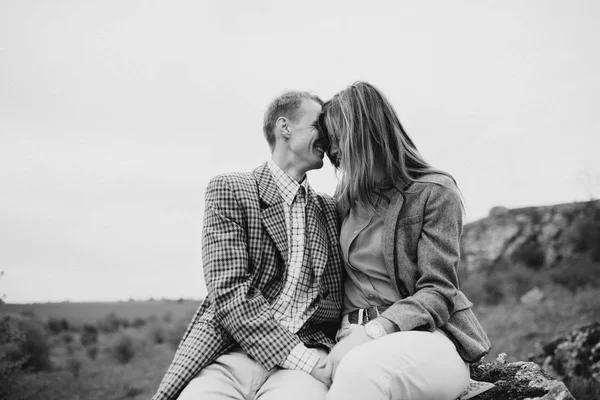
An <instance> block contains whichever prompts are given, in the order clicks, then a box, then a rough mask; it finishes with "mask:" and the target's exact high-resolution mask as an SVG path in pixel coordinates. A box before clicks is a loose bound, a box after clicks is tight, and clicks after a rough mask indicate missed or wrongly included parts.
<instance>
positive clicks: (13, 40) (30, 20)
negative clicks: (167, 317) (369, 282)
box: [0, 0, 600, 303]
mask: <svg viewBox="0 0 600 400" xmlns="http://www.w3.org/2000/svg"><path fill="white" fill-rule="evenodd" d="M599 5H600V3H599V2H597V1H594V0H589V1H572V0H569V1H567V0H564V1H522V0H518V1H513V0H498V1H448V0H438V1H372V2H365V1H348V0H338V1H294V2H290V1H256V0H237V1H227V0H221V1H219V0H212V1H166V0H165V1H130V0H112V1H106V0H95V1H92V0H71V1H67V0H55V1H32V0H0V270H3V271H4V272H5V276H4V277H3V278H0V293H5V294H6V301H8V302H12V303H16V302H32V301H61V300H72V301H83V300H86V301H87V300H119V299H128V298H138V299H142V298H148V297H154V298H161V297H169V298H178V297H194V298H200V297H202V296H204V294H205V293H206V292H205V286H204V281H203V277H202V263H201V243H200V239H201V231H202V215H203V207H204V200H203V196H204V189H205V187H206V184H207V182H208V180H209V179H210V177H211V176H213V175H216V174H218V173H223V172H229V171H248V170H251V169H253V168H254V167H256V166H257V165H259V164H260V163H261V162H263V161H264V160H266V159H268V158H269V151H268V146H267V144H266V142H265V140H264V138H263V136H262V131H261V124H262V115H263V111H264V109H265V106H266V104H267V103H268V102H269V100H270V99H272V98H273V97H274V96H276V95H278V94H279V93H281V92H282V91H284V90H287V89H299V90H310V91H314V92H316V93H317V94H319V95H320V96H321V97H322V98H324V99H328V98H329V97H331V96H332V95H333V94H335V93H336V92H337V91H339V90H341V89H343V88H344V87H346V86H347V85H349V84H350V83H352V82H353V81H355V80H366V81H368V82H371V83H373V84H375V85H376V86H378V87H379V88H380V89H381V90H382V91H383V92H384V93H385V94H386V95H387V96H388V97H389V98H390V100H391V101H392V103H393V104H394V106H395V107H396V110H397V111H398V114H399V116H400V119H401V121H402V122H403V124H404V126H405V128H406V129H407V131H408V132H409V134H410V135H411V136H412V137H413V139H414V141H415V142H416V144H417V146H418V147H419V149H420V150H421V152H422V153H423V155H424V156H425V158H426V159H427V160H429V161H430V162H431V163H432V164H433V165H435V166H436V167H438V168H441V169H444V170H447V171H449V172H450V173H452V174H453V175H454V176H455V178H456V180H457V181H458V184H459V186H460V187H461V189H462V191H463V194H464V197H465V199H466V203H467V218H468V220H469V221H473V220H475V219H477V218H481V217H484V216H485V215H487V213H488V211H489V209H490V208H491V207H493V206H497V205H501V206H506V207H521V206H529V205H542V204H544V205H545V204H555V203H563V202H570V201H575V200H587V199H589V198H590V196H591V195H595V196H599V195H600V193H599V192H600V182H599V181H600V157H599V156H598V152H599V150H600V135H599V131H600V129H599V128H600V122H599V121H600V118H599V111H600V75H599V73H598V71H600V52H599V51H598V48H599V47H598V46H599V43H600V33H599V31H600V30H599V29H598V21H599V20H600V6H599ZM309 181H310V183H311V185H313V187H315V188H316V189H317V190H319V191H322V192H327V193H330V194H331V193H332V192H333V190H334V187H335V184H336V179H335V175H334V173H333V170H332V169H331V167H329V165H327V166H326V167H325V168H323V169H322V170H319V171H313V172H311V173H310V174H309Z"/></svg>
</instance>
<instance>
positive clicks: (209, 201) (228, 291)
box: [202, 176, 301, 369]
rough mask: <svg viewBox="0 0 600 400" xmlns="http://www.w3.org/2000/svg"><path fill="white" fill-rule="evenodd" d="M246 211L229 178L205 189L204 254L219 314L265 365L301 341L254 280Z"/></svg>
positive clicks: (277, 360)
mask: <svg viewBox="0 0 600 400" xmlns="http://www.w3.org/2000/svg"><path fill="white" fill-rule="evenodd" d="M245 218H246V215H245V212H244V210H243V209H242V207H241V206H240V204H239V201H238V199H237V198H236V195H235V193H234V191H233V190H232V188H231V186H230V184H229V183H228V182H227V180H226V178H225V177H223V176H219V177H216V178H213V179H212V180H211V181H210V183H209V184H208V187H207V189H206V208H205V214H204V229H203V235H202V260H203V264H204V275H205V279H206V286H207V288H208V297H209V299H210V301H211V303H212V304H214V309H215V318H216V320H217V322H218V323H219V324H221V326H223V328H225V330H226V331H227V332H229V334H230V335H231V336H232V337H233V338H234V340H235V341H236V342H238V343H239V344H240V345H241V347H242V348H243V349H244V350H245V351H246V352H247V353H248V354H249V355H250V356H252V357H253V358H254V359H255V360H256V361H257V362H259V363H260V364H261V365H262V366H263V367H265V368H266V369H270V368H272V367H274V366H275V365H278V364H280V363H282V362H283V361H284V360H285V359H286V358H287V357H288V355H289V354H290V352H291V351H292V349H293V348H294V347H296V346H297V345H299V344H300V343H301V342H300V340H299V339H298V337H297V336H296V335H294V334H293V333H291V332H290V331H289V330H288V329H286V328H284V327H283V326H281V325H280V324H279V323H278V322H277V321H275V319H274V318H273V315H272V312H271V306H270V304H269V303H268V302H267V300H266V299H265V298H264V297H263V296H262V294H261V293H259V292H257V291H256V290H255V289H254V288H253V287H252V285H251V280H252V276H251V275H250V274H249V272H248V262H249V260H248V247H247V246H248V240H247V232H246V226H247V224H246V222H247V221H246V219H245Z"/></svg>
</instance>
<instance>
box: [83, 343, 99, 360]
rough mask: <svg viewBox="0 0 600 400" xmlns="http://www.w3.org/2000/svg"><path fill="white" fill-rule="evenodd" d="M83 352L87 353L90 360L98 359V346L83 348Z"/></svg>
mask: <svg viewBox="0 0 600 400" xmlns="http://www.w3.org/2000/svg"><path fill="white" fill-rule="evenodd" d="M85 352H86V353H87V355H88V357H89V358H90V360H95V359H96V358H98V346H96V345H91V346H87V347H86V348H85Z"/></svg>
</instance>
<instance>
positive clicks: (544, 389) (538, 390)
mask: <svg viewBox="0 0 600 400" xmlns="http://www.w3.org/2000/svg"><path fill="white" fill-rule="evenodd" d="M504 356H505V355H504V354H501V355H500V356H499V357H498V358H497V359H496V360H494V361H491V362H489V361H485V360H484V361H481V362H479V363H476V364H473V365H471V377H472V378H473V379H475V380H477V381H482V382H491V383H493V384H495V385H496V386H495V387H493V388H492V389H490V390H488V391H486V392H484V393H481V394H479V395H477V396H475V397H473V398H472V400H525V399H529V400H574V397H573V396H572V395H571V392H569V389H567V387H566V386H565V384H564V383H562V382H560V381H558V380H556V379H554V378H552V377H551V376H550V375H548V373H547V372H545V371H544V370H543V369H542V368H541V367H540V366H539V365H538V364H536V363H534V362H523V361H518V362H511V363H508V362H506V361H505V359H504Z"/></svg>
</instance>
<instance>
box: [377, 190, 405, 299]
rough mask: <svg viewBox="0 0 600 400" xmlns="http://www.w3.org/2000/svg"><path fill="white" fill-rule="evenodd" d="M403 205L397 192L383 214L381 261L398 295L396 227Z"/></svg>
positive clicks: (400, 194) (401, 195) (402, 200)
mask: <svg viewBox="0 0 600 400" xmlns="http://www.w3.org/2000/svg"><path fill="white" fill-rule="evenodd" d="M403 204H404V195H403V194H402V193H400V192H398V193H397V194H396V195H395V196H394V197H393V198H392V202H391V203H390V205H389V207H388V209H387V212H386V214H385V218H384V222H383V246H382V247H383V259H384V263H385V267H386V270H387V272H388V275H389V276H390V278H391V279H392V282H393V284H394V286H395V287H396V290H398V291H399V292H400V293H402V292H401V291H400V288H399V287H398V282H397V281H396V264H397V263H396V260H395V253H396V225H397V224H398V220H399V215H400V210H402V205H403Z"/></svg>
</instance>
